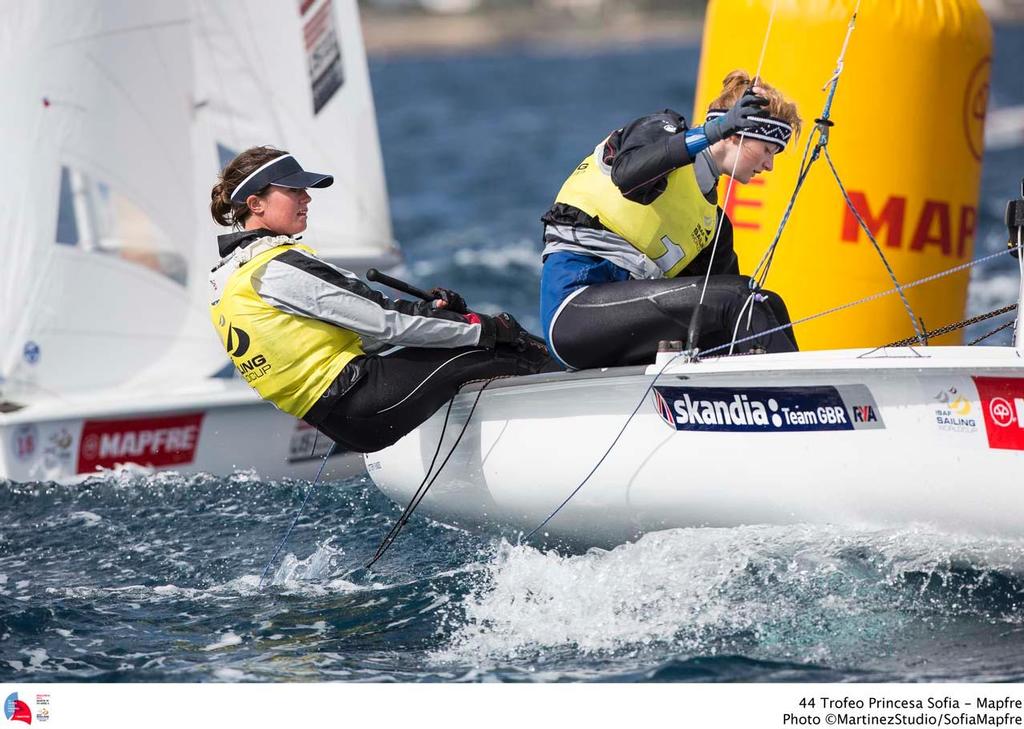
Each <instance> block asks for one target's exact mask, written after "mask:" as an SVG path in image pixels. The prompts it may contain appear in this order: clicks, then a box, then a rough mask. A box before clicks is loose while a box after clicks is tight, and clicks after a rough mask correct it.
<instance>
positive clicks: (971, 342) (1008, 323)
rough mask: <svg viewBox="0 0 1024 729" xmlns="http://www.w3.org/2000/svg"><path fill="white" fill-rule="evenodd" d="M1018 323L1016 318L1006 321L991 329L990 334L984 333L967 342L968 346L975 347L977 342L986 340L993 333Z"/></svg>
mask: <svg viewBox="0 0 1024 729" xmlns="http://www.w3.org/2000/svg"><path fill="white" fill-rule="evenodd" d="M1016 323H1017V320H1016V319H1014V320H1012V321H1008V322H1006V323H1005V324H1000V325H999V326H997V327H996V328H995V329H993V330H992V331H990V332H989V333H988V334H982V335H981V336H980V337H978V338H977V339H974V340H971V341H970V342H968V343H967V346H968V347H973V346H974V345H975V344H978V343H979V342H984V341H985V340H986V339H988V338H989V337H991V336H992V335H994V334H998V333H999V332H1001V331H1003V330H1004V329H1009V328H1010V327H1012V326H1013V325H1014V324H1016Z"/></svg>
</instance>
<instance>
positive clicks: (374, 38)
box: [362, 9, 703, 57]
mask: <svg viewBox="0 0 1024 729" xmlns="http://www.w3.org/2000/svg"><path fill="white" fill-rule="evenodd" d="M362 26H363V38H364V40H365V43H366V51H367V54H368V55H370V56H378V57H389V56H403V55H428V54H442V53H451V52H457V53H458V52H473V51H481V50H487V49H490V48H499V47H509V46H513V47H514V46H538V47H544V48H566V49H587V48H608V47H624V46H636V45H642V44H643V43H647V42H654V43H660V44H663V43H674V42H678V43H695V42H698V41H699V40H700V37H701V31H702V28H703V17H694V16H693V15H690V14H681V13H669V14H649V13H647V14H644V13H637V12H617V13H603V14H601V15H598V16H583V17H574V16H571V15H567V14H564V13H552V12H541V11H535V10H529V9H509V10H502V11H492V12H488V13H472V14H467V15H426V14H407V13H403V14H398V13H382V12H379V11H373V10H365V9H364V10H363V11H362Z"/></svg>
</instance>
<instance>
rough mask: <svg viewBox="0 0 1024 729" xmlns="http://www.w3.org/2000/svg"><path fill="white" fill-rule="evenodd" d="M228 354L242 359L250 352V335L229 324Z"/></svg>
mask: <svg viewBox="0 0 1024 729" xmlns="http://www.w3.org/2000/svg"><path fill="white" fill-rule="evenodd" d="M227 349H228V354H230V355H231V356H232V357H241V356H243V355H244V354H245V353H246V352H248V351H249V335H248V334H247V333H246V332H245V331H244V330H242V329H239V328H238V327H236V326H234V325H233V324H228V344H227Z"/></svg>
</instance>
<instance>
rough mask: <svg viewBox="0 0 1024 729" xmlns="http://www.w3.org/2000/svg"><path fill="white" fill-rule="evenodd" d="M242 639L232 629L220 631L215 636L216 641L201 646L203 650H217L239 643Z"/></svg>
mask: <svg viewBox="0 0 1024 729" xmlns="http://www.w3.org/2000/svg"><path fill="white" fill-rule="evenodd" d="M241 642H242V639H241V637H240V636H238V635H235V633H233V632H232V631H230V630H229V631H227V632H225V633H221V634H220V635H219V636H218V637H217V642H216V643H210V645H207V646H203V650H204V651H219V650H221V649H223V648H230V647H231V646H233V645H239V644H241Z"/></svg>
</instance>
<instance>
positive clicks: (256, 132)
mask: <svg viewBox="0 0 1024 729" xmlns="http://www.w3.org/2000/svg"><path fill="white" fill-rule="evenodd" d="M194 9H195V22H196V26H195V30H194V33H193V42H194V43H195V56H196V70H197V75H196V121H197V130H196V132H197V133H196V159H197V162H198V174H199V175H200V178H201V183H200V184H199V185H198V187H199V189H200V194H201V195H203V194H205V197H204V198H203V201H204V203H205V204H207V205H208V204H209V194H208V193H209V187H210V184H211V179H212V177H213V174H214V173H215V172H216V170H218V169H220V166H221V163H222V162H223V161H224V156H225V155H230V154H231V153H234V152H239V151H241V150H243V149H246V148H247V147H251V146H254V145H260V144H269V145H272V146H275V147H278V148H281V149H287V150H288V151H289V152H291V153H292V154H294V155H295V156H296V158H297V159H298V160H299V161H300V162H301V163H302V164H303V165H304V166H305V167H306V169H310V170H315V171H318V172H328V173H331V174H333V175H334V186H333V187H331V188H328V189H324V190H316V191H314V192H313V203H312V209H311V215H310V221H311V222H310V228H309V230H307V231H306V234H305V240H306V241H307V242H308V243H309V244H310V245H312V246H313V247H314V248H316V249H317V251H318V252H320V253H321V254H322V255H324V256H325V257H328V258H330V259H332V260H340V261H342V262H346V263H349V264H351V266H352V267H354V268H357V269H358V268H359V267H360V265H387V264H388V263H394V262H397V258H398V253H397V249H396V248H395V246H394V243H393V240H392V232H391V217H390V212H389V209H388V204H387V188H386V186H385V182H384V171H383V163H382V160H381V152H380V142H379V139H378V136H377V124H376V114H375V111H374V105H373V96H372V93H371V90H370V80H369V72H368V70H367V66H366V54H365V50H364V48H363V40H362V32H361V29H360V25H359V15H358V11H357V8H356V3H355V1H354V0H287V1H283V0H258V1H256V2H254V1H252V0H220V1H219V2H215V3H210V2H202V1H201V0H196V1H195V2H194ZM204 186H205V187H204ZM204 190H205V193H204ZM214 232H215V231H214V230H213V229H212V228H211V234H213V233H214ZM211 245H212V244H211Z"/></svg>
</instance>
